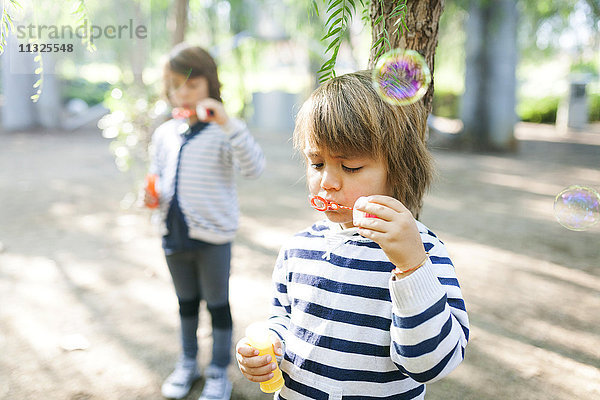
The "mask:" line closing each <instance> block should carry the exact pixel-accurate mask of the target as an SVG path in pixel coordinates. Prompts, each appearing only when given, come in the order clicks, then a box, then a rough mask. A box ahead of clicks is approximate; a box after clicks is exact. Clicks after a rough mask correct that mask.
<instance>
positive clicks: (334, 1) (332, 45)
mask: <svg viewBox="0 0 600 400" xmlns="http://www.w3.org/2000/svg"><path fill="white" fill-rule="evenodd" d="M358 1H359V2H360V4H361V6H362V7H363V14H362V18H361V19H362V21H363V23H364V24H365V25H366V24H368V23H372V29H373V30H375V29H377V31H379V32H381V36H380V37H379V39H378V40H377V41H375V43H373V45H372V49H377V53H376V58H379V57H380V56H381V55H382V54H383V53H385V52H386V51H388V50H391V49H392V45H391V43H392V40H390V39H391V38H392V37H396V38H398V39H399V38H400V37H401V36H402V35H403V33H404V32H405V31H406V30H407V28H406V2H407V0H397V1H396V3H395V4H394V8H393V9H392V10H391V12H390V13H389V15H388V16H386V13H385V12H383V11H384V9H383V7H384V0H373V1H376V2H378V5H379V7H381V10H382V12H381V13H380V14H381V15H380V16H379V17H378V18H377V19H376V20H375V21H371V18H370V16H369V12H368V10H369V8H370V5H371V1H369V0H367V1H363V0H358ZM324 3H325V7H326V10H327V11H326V16H327V22H325V30H326V32H327V33H326V34H325V35H324V36H323V37H322V38H321V41H323V42H326V43H328V46H327V49H326V50H325V54H327V53H331V56H330V57H329V59H328V60H327V61H325V63H324V64H323V65H322V66H321V69H320V70H319V71H317V73H318V74H319V82H320V83H323V82H325V81H327V80H329V79H331V78H333V77H335V64H336V62H337V56H338V53H339V50H340V46H341V45H342V40H343V37H344V35H345V34H346V32H347V31H348V28H349V26H350V23H351V22H352V14H353V13H355V12H356V1H355V0H324ZM311 5H312V7H311V9H313V10H314V12H315V13H316V14H317V15H319V6H318V4H317V0H311ZM393 20H395V21H394V23H393V25H392V26H393V27H394V28H393V29H394V30H393V31H392V32H391V33H390V32H389V31H388V29H387V24H386V21H393ZM394 42H398V40H394Z"/></svg>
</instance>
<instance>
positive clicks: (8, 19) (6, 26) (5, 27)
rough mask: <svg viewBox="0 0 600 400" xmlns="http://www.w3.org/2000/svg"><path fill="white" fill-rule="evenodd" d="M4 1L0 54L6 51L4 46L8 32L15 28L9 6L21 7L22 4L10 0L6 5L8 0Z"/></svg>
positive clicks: (0, 19)
mask: <svg viewBox="0 0 600 400" xmlns="http://www.w3.org/2000/svg"><path fill="white" fill-rule="evenodd" d="M1 1H2V15H1V16H0V54H2V53H4V46H5V45H6V37H7V36H8V34H9V33H10V32H12V31H14V30H15V26H14V25H13V19H12V16H11V15H10V13H9V7H10V6H12V8H21V5H20V4H19V3H17V1H16V0H8V2H9V4H8V5H6V0H1Z"/></svg>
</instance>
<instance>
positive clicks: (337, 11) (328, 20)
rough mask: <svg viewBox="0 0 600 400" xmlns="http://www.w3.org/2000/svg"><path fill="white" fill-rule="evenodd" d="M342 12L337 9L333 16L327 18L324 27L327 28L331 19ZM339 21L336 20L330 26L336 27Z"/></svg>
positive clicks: (340, 9)
mask: <svg viewBox="0 0 600 400" xmlns="http://www.w3.org/2000/svg"><path fill="white" fill-rule="evenodd" d="M342 10H343V9H342V8H338V9H337V10H336V11H335V12H334V13H333V14H331V15H330V16H329V18H328V19H327V22H325V26H329V22H331V20H332V19H333V18H335V16H336V15H338V14H339V13H341V12H342ZM340 20H341V18H338V19H337V20H336V21H335V22H334V23H333V24H332V25H336V24H337V23H338V21H340Z"/></svg>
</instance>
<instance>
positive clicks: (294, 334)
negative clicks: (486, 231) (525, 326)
mask: <svg viewBox="0 0 600 400" xmlns="http://www.w3.org/2000/svg"><path fill="white" fill-rule="evenodd" d="M417 226H418V228H419V232H420V234H421V238H422V241H423V246H424V247H425V250H426V251H427V252H429V255H430V256H429V259H428V261H427V262H426V263H425V265H424V266H423V267H421V268H419V269H418V270H416V271H415V272H414V273H412V274H411V275H409V276H407V277H406V278H404V279H399V280H393V279H392V278H391V276H392V274H391V273H390V271H391V270H392V269H394V265H393V264H392V263H391V262H390V261H389V259H388V258H387V256H386V255H385V253H384V252H383V250H381V248H380V247H379V245H378V244H377V243H375V242H373V241H371V240H370V239H366V238H364V237H362V236H360V235H359V234H358V233H357V228H352V229H345V230H342V229H341V228H339V225H337V224H334V223H332V222H329V221H327V220H326V221H321V222H318V223H316V224H314V225H313V226H312V227H310V228H309V229H306V230H304V231H302V232H300V233H298V234H296V235H295V236H294V237H293V238H291V240H289V241H288V242H287V243H286V244H285V245H284V246H283V248H282V249H281V251H280V253H279V256H278V259H277V263H276V266H275V269H274V271H273V283H274V296H273V304H272V307H271V318H270V320H269V321H270V327H271V329H272V330H273V331H275V332H276V333H277V335H278V336H279V337H280V339H281V340H282V341H283V343H284V348H285V352H284V357H283V360H282V361H281V370H282V372H283V375H284V379H285V386H284V387H283V389H282V390H281V391H280V392H279V393H276V394H275V398H276V399H289V400H292V399H344V400H358V399H362V400H365V399H423V398H424V396H425V383H428V382H433V381H435V380H438V379H441V378H442V377H444V376H446V375H447V374H449V373H450V372H451V371H452V370H453V369H454V368H456V366H457V365H458V364H460V362H461V361H462V360H463V357H464V350H465V346H466V344H467V340H468V336H469V322H468V317H467V312H466V309H465V304H464V301H463V299H462V294H461V291H460V287H459V284H458V280H457V278H456V274H455V271H454V267H453V265H452V262H451V261H450V258H449V257H448V253H447V252H446V249H445V247H444V244H443V243H442V242H441V241H440V240H439V239H438V238H437V237H436V236H435V235H434V234H433V233H432V232H431V231H430V230H429V229H427V227H425V225H423V224H421V223H420V222H417Z"/></svg>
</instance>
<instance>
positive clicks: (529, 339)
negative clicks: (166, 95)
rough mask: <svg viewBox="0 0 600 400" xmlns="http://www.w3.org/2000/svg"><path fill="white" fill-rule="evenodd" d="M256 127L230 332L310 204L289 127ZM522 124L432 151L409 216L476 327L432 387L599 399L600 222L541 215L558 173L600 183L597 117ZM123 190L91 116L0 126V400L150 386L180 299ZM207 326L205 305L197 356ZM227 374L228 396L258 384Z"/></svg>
mask: <svg viewBox="0 0 600 400" xmlns="http://www.w3.org/2000/svg"><path fill="white" fill-rule="evenodd" d="M255 135H256V137H257V139H258V140H259V141H260V143H261V144H262V145H263V148H264V150H265V153H266V155H267V158H268V163H269V164H268V169H267V171H266V172H265V174H264V175H263V176H262V177H261V178H260V179H258V180H254V181H240V199H241V209H242V213H243V217H242V219H241V229H240V231H239V234H238V236H237V238H236V240H235V245H234V257H233V271H232V276H231V293H232V296H231V302H232V312H233V315H234V320H235V326H236V331H235V338H236V339H237V338H240V337H241V336H242V331H243V328H244V327H245V326H246V325H247V324H249V323H250V322H252V321H254V320H257V319H262V318H264V317H265V316H266V314H267V312H268V304H269V292H270V286H269V279H270V273H271V269H272V266H273V263H274V261H275V257H276V254H277V250H278V248H279V246H280V244H281V243H282V241H283V240H284V239H285V238H286V237H288V236H289V235H291V234H293V233H294V232H295V231H297V230H299V229H301V228H303V227H305V226H306V225H308V224H310V223H311V222H312V221H313V220H315V219H316V218H319V215H318V214H317V213H316V212H315V211H312V210H310V209H309V207H308V205H307V201H306V190H305V186H304V181H303V179H302V168H301V167H300V160H299V159H298V158H297V157H294V156H293V152H292V149H291V144H290V141H289V133H281V132H280V133H264V132H259V131H256V130H255ZM517 136H518V138H519V140H520V141H519V144H520V149H519V152H518V153H516V154H512V155H501V154H469V153H462V152H456V151H450V150H447V149H442V148H436V149H434V155H435V158H436V161H437V164H438V169H439V177H438V179H437V181H436V183H435V185H434V187H433V189H432V190H431V192H430V194H429V195H428V196H427V198H426V199H425V208H424V211H423V213H422V217H421V220H422V221H423V222H424V223H425V224H426V225H428V226H429V227H430V228H431V229H432V230H433V231H434V232H436V233H437V234H438V236H440V237H441V239H442V240H443V241H444V242H445V243H446V244H447V247H448V249H449V251H450V253H451V256H452V258H453V261H454V264H455V265H456V269H457V274H458V276H459V279H460V282H461V286H462V289H463V294H464V297H465V301H466V305H467V309H468V312H469V316H470V320H471V340H470V343H469V345H468V347H467V352H466V359H465V361H464V363H463V364H462V365H461V366H460V367H459V368H458V369H457V370H456V371H454V372H453V373H452V374H451V375H450V376H449V377H447V378H446V379H444V380H442V381H440V382H438V383H434V384H431V385H429V386H428V395H427V398H428V399H444V400H459V399H461V400H462V399H477V400H492V399H494V400H495V399H498V400H500V399H502V400H506V399H527V400H537V399H539V400H542V399H543V400H573V399H582V400H588V399H600V246H599V243H600V225H597V226H596V227H594V228H593V229H591V230H589V231H585V232H574V231H569V230H567V229H565V228H563V227H562V226H561V225H559V224H558V223H557V222H556V221H555V219H554V216H553V211H552V206H553V200H554V197H555V196H556V194H558V193H559V192H560V191H561V189H563V188H564V187H566V186H569V185H572V184H583V185H588V186H592V187H595V188H596V189H600V126H595V127H591V128H590V131H588V132H576V133H571V134H569V135H567V136H559V135H557V134H556V132H555V131H554V129H553V128H552V127H549V126H541V125H527V124H519V125H518V128H517ZM134 187H135V185H134V179H133V178H132V177H131V176H130V175H126V174H122V173H120V172H118V171H117V169H116V167H115V165H114V162H113V158H112V156H111V154H110V153H109V151H108V141H107V140H106V139H103V138H102V137H101V135H100V133H99V132H98V131H97V130H93V129H90V130H85V131H80V132H71V133H65V132H55V133H47V132H46V133H45V132H26V133H6V132H0V205H1V207H0V242H1V245H0V399H7V400H14V399H16V400H29V399H51V400H54V399H60V400H62V399H66V400H88V399H89V400H101V399H102V400H108V399H128V400H130V399H161V395H160V385H161V382H162V380H163V379H164V378H165V377H166V376H167V375H168V373H169V372H170V369H171V367H172V364H173V362H174V360H175V359H176V357H177V353H178V339H177V337H178V336H177V335H178V334H177V301H176V298H175V295H174V292H173V289H172V286H171V282H170V278H169V275H168V272H167V269H166V266H165V263H164V259H163V256H162V252H161V249H160V241H159V238H158V236H157V234H156V231H155V230H154V228H153V227H152V225H151V224H150V214H149V212H148V211H147V210H145V209H140V208H137V207H135V206H134V207H129V208H127V207H123V206H127V204H125V203H127V202H123V201H122V200H123V198H124V197H125V195H126V194H127V193H128V192H130V191H132V190H134ZM209 332H210V328H209V326H208V317H207V313H206V312H205V311H203V314H202V322H201V328H200V337H201V344H202V350H201V361H200V362H201V364H202V365H206V363H207V362H208V360H209V351H208V349H209V348H210V342H209ZM230 376H231V378H232V379H233V381H234V389H233V399H267V398H270V396H268V395H265V394H262V393H261V392H260V391H259V389H258V385H257V384H253V383H250V382H247V381H245V380H243V378H242V377H241V374H239V372H238V371H237V369H236V368H235V367H233V366H232V367H231V369H230ZM202 385H203V382H202V381H199V382H198V383H197V384H196V385H195V386H194V389H193V392H192V394H190V395H189V396H188V399H196V398H197V397H198V395H199V394H200V392H201V390H202Z"/></svg>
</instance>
